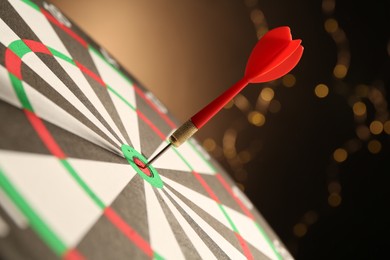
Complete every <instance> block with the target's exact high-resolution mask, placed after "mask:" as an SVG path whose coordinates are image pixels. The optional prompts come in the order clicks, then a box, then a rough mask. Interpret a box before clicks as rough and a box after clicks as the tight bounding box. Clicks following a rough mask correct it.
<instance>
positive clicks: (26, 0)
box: [22, 0, 40, 11]
mask: <svg viewBox="0 0 390 260" xmlns="http://www.w3.org/2000/svg"><path fill="white" fill-rule="evenodd" d="M22 1H23V2H25V3H26V4H28V5H29V6H31V7H32V8H34V9H35V10H37V11H40V10H39V6H38V5H36V4H35V3H33V2H31V1H30V0H22Z"/></svg>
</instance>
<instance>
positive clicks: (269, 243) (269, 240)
mask: <svg viewBox="0 0 390 260" xmlns="http://www.w3.org/2000/svg"><path fill="white" fill-rule="evenodd" d="M255 225H256V227H257V229H258V230H259V231H260V233H261V234H262V235H263V237H264V238H265V240H267V243H268V245H269V246H270V247H271V248H272V250H273V251H274V253H275V255H276V256H277V257H278V259H279V260H282V259H283V257H282V256H281V255H280V254H279V252H278V251H277V250H276V249H275V246H274V243H272V241H271V239H270V238H269V237H268V235H267V233H265V231H264V229H263V228H262V227H261V226H260V225H259V223H257V222H255Z"/></svg>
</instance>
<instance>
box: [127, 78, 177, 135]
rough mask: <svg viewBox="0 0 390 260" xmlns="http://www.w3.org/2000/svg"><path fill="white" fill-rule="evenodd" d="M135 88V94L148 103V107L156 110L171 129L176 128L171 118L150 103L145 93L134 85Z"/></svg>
mask: <svg viewBox="0 0 390 260" xmlns="http://www.w3.org/2000/svg"><path fill="white" fill-rule="evenodd" d="M133 87H134V90H135V92H136V93H137V94H138V95H139V96H140V97H141V98H142V99H144V100H145V101H146V103H148V105H149V106H150V107H151V108H152V109H153V110H154V111H156V112H157V113H158V114H159V115H160V117H161V118H162V119H163V120H164V121H165V122H166V123H167V124H168V125H169V126H170V127H171V128H176V127H177V126H176V124H175V123H173V122H172V120H171V119H169V117H168V116H167V115H166V114H164V113H163V112H161V111H160V110H159V109H158V108H157V107H156V106H155V105H154V104H153V102H152V101H150V100H149V99H148V98H147V97H146V96H145V93H144V92H142V90H141V89H139V88H138V87H137V86H136V85H133Z"/></svg>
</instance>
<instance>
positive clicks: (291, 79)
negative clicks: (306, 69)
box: [282, 74, 297, 88]
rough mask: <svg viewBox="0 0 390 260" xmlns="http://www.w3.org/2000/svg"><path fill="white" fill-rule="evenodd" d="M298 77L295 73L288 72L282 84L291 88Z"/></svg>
mask: <svg viewBox="0 0 390 260" xmlns="http://www.w3.org/2000/svg"><path fill="white" fill-rule="evenodd" d="M296 81H297V80H296V78H295V76H294V75H293V74H287V75H285V76H284V77H283V78H282V84H283V86H285V87H288V88H291V87H293V86H294V85H295V83H296Z"/></svg>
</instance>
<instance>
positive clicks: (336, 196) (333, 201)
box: [328, 193, 341, 207]
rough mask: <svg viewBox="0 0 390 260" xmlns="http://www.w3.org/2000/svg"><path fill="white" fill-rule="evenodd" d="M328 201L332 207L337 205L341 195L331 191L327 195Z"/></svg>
mask: <svg viewBox="0 0 390 260" xmlns="http://www.w3.org/2000/svg"><path fill="white" fill-rule="evenodd" d="M328 203H329V205H330V206H332V207H338V206H340V204H341V196H340V195H339V194H338V193H331V194H330V195H329V197H328Z"/></svg>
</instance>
